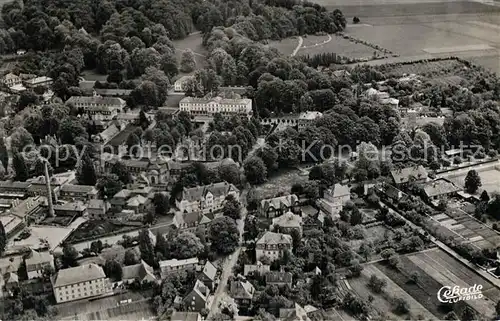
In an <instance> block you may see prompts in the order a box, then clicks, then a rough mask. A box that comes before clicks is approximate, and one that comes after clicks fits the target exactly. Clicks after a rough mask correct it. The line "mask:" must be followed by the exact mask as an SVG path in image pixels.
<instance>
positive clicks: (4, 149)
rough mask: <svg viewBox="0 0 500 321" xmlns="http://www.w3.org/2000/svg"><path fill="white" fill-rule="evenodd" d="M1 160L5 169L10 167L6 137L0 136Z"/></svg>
mask: <svg viewBox="0 0 500 321" xmlns="http://www.w3.org/2000/svg"><path fill="white" fill-rule="evenodd" d="M0 162H2V165H3V167H4V168H5V170H7V168H9V152H8V151H7V146H5V140H4V138H3V137H2V138H0Z"/></svg>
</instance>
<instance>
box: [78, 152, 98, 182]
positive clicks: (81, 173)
mask: <svg viewBox="0 0 500 321" xmlns="http://www.w3.org/2000/svg"><path fill="white" fill-rule="evenodd" d="M76 179H77V181H78V184H81V185H91V186H94V185H95V184H96V182H97V174H96V172H95V167H94V163H93V162H92V159H91V158H90V156H89V155H88V153H84V154H83V157H82V159H81V160H80V164H79V166H78V168H77V170H76Z"/></svg>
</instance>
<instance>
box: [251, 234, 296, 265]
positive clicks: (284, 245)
mask: <svg viewBox="0 0 500 321" xmlns="http://www.w3.org/2000/svg"><path fill="white" fill-rule="evenodd" d="M291 250H292V237H291V236H290V235H287V234H281V233H274V232H266V233H265V234H264V235H263V236H262V237H261V238H260V239H259V240H258V241H257V244H256V246H255V254H256V259H257V261H261V260H262V259H263V258H264V257H268V258H269V259H270V260H271V262H272V261H276V260H278V259H279V258H280V257H282V256H283V253H284V252H285V251H291Z"/></svg>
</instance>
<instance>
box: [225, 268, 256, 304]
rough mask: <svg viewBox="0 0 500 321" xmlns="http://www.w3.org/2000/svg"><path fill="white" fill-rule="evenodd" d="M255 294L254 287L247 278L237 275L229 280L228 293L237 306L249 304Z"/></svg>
mask: <svg viewBox="0 0 500 321" xmlns="http://www.w3.org/2000/svg"><path fill="white" fill-rule="evenodd" d="M254 294H255V288H254V286H253V285H252V283H250V282H249V281H248V280H247V279H245V278H244V277H243V276H241V275H238V276H237V277H236V278H235V279H234V280H232V281H231V285H230V288H229V295H230V296H231V297H232V298H233V299H234V301H235V302H236V303H237V304H238V305H239V306H247V307H248V306H250V304H252V299H253V296H254Z"/></svg>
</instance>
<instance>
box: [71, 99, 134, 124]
mask: <svg viewBox="0 0 500 321" xmlns="http://www.w3.org/2000/svg"><path fill="white" fill-rule="evenodd" d="M66 103H71V104H73V105H74V106H75V107H76V108H82V109H83V110H84V111H85V112H86V113H87V114H88V115H89V117H90V118H92V119H93V120H112V119H113V117H115V116H117V115H118V114H119V113H121V112H123V109H124V108H125V106H126V105H127V103H126V102H125V100H123V99H121V98H118V97H101V96H97V95H94V96H93V97H86V96H73V97H71V98H70V99H68V100H67V101H66Z"/></svg>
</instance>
